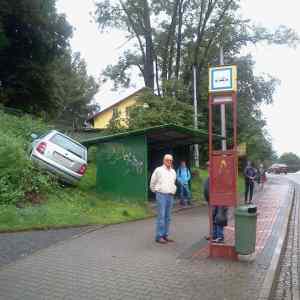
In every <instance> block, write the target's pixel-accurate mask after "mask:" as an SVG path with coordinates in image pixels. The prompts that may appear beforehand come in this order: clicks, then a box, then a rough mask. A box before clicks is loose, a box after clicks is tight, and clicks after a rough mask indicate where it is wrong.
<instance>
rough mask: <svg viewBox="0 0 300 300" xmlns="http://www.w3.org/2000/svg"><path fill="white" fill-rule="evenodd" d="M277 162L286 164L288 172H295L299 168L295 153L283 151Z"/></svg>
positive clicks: (298, 158) (298, 160) (299, 164)
mask: <svg viewBox="0 0 300 300" xmlns="http://www.w3.org/2000/svg"><path fill="white" fill-rule="evenodd" d="M278 162H279V163H282V164H286V165H287V166H288V169H289V171H290V172H296V171H299V170H300V157H299V156H298V155H297V154H295V153H292V152H288V153H283V154H282V155H281V156H280V157H279V159H278Z"/></svg>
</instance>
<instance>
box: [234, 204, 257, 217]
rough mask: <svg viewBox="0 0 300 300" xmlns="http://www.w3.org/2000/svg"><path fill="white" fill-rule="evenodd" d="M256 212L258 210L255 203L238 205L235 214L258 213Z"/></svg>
mask: <svg viewBox="0 0 300 300" xmlns="http://www.w3.org/2000/svg"><path fill="white" fill-rule="evenodd" d="M256 212H257V206H256V205H253V204H250V205H241V206H238V207H237V208H236V209H235V214H236V215H239V216H240V215H244V216H245V215H246V216H248V215H256Z"/></svg>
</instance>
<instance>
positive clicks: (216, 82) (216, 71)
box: [209, 66, 237, 93]
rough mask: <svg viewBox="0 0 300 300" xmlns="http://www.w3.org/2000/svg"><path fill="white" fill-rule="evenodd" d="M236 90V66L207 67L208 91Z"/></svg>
mask: <svg viewBox="0 0 300 300" xmlns="http://www.w3.org/2000/svg"><path fill="white" fill-rule="evenodd" d="M236 90H237V69H236V66H224V67H215V68H210V69H209V92H211V93H214V92H227V91H236Z"/></svg>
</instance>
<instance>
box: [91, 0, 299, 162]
mask: <svg viewBox="0 0 300 300" xmlns="http://www.w3.org/2000/svg"><path fill="white" fill-rule="evenodd" d="M143 3H144V0H127V1H125V0H124V1H117V2H112V0H106V1H101V2H100V1H98V3H97V11H96V19H97V21H98V24H99V27H100V29H101V30H105V29H110V28H118V29H122V30H125V31H126V32H127V33H128V41H132V40H133V39H135V40H136V41H137V43H135V44H132V43H131V44H130V47H128V48H127V49H126V51H125V52H124V55H123V56H121V57H120V59H119V62H118V63H117V64H116V65H114V66H108V67H107V69H106V70H105V72H104V75H105V76H106V77H107V78H109V79H111V80H113V81H114V83H115V87H118V86H119V85H125V86H128V85H130V79H131V75H130V70H131V68H132V67H133V66H138V69H139V70H140V72H141V75H142V76H143V77H144V81H145V85H146V86H148V87H149V88H150V89H151V90H152V91H153V92H154V90H153V80H152V82H151V84H148V83H147V80H146V79H147V78H148V76H149V75H150V73H149V74H148V71H147V68H145V62H146V58H147V59H148V60H147V62H149V61H151V64H152V65H154V66H155V77H156V78H155V79H156V80H155V81H156V88H157V94H158V95H159V96H161V103H163V102H164V101H166V99H170V98H174V101H178V103H179V102H180V101H182V102H185V103H187V104H191V103H192V97H191V95H192V84H191V83H192V82H193V78H192V72H191V70H192V67H193V66H195V67H196V70H197V87H198V90H199V93H198V103H199V105H198V109H199V115H200V116H201V117H202V119H201V121H202V124H203V127H202V128H204V129H207V127H208V124H207V119H208V118H207V115H208V113H207V98H208V91H207V86H208V76H207V75H208V64H211V65H217V64H219V48H220V45H222V46H223V49H224V54H225V57H226V63H227V64H231V63H235V64H238V72H239V91H238V97H239V119H238V127H239V141H240V142H248V143H249V147H248V149H253V150H254V149H255V151H256V156H257V157H258V158H259V159H262V158H263V156H264V155H268V156H270V157H271V156H273V155H274V153H273V150H272V145H271V141H270V139H269V137H268V135H267V133H266V132H265V130H264V126H265V121H264V120H263V118H262V114H261V108H260V107H261V104H263V103H267V104H268V103H271V102H272V101H273V93H274V90H275V88H276V86H277V84H278V80H276V79H275V78H273V77H272V76H267V75H266V76H255V75H254V74H253V66H254V62H253V60H252V58H251V56H241V51H242V49H243V48H244V47H245V46H247V45H249V44H257V43H260V42H265V43H269V44H280V45H281V44H285V45H289V46H295V45H297V44H298V42H299V37H298V35H297V34H296V32H295V31H294V30H292V29H290V28H287V27H285V26H279V27H278V28H277V29H275V30H274V31H270V30H267V29H266V28H263V27H260V26H255V25H253V24H252V23H251V21H250V20H245V19H242V18H241V17H240V15H239V13H238V9H239V1H238V0H153V1H149V2H148V3H147V9H144V6H143ZM145 14H146V15H147V19H148V20H151V21H152V24H151V30H148V31H147V34H146V31H145V24H144V23H143V22H141V20H144V19H143V18H142V17H141V16H145ZM131 16H133V17H131ZM150 33H151V34H152V38H151V45H152V48H151V52H147V51H146V50H147V43H146V35H149V34H150ZM148 38H149V39H150V37H149V36H148ZM150 53H151V55H150ZM148 54H149V56H147V55H148ZM151 72H152V71H151ZM151 76H152V73H151ZM151 78H153V76H152V77H151ZM162 105H163V104H162ZM174 109H175V110H176V108H174ZM153 117H154V118H155V115H154V116H153ZM186 117H187V118H188V119H192V112H191V114H190V115H189V116H186ZM149 122H150V123H151V120H150V119H149ZM254 137H255V139H254ZM255 143H257V144H256V148H255V147H254V146H251V145H254V144H255ZM266 153H268V154H266ZM253 155H254V154H253ZM265 159H267V157H265Z"/></svg>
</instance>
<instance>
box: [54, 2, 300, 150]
mask: <svg viewBox="0 0 300 300" xmlns="http://www.w3.org/2000/svg"><path fill="white" fill-rule="evenodd" d="M93 3H94V0H77V1H74V0H57V8H58V11H59V12H63V13H65V14H66V15H67V19H68V21H69V22H70V23H71V24H72V25H73V26H74V27H75V31H74V36H73V39H72V41H71V45H72V48H73V50H74V51H80V52H81V54H82V56H83V57H84V58H85V60H86V62H87V64H88V71H89V72H90V73H91V74H92V75H94V76H95V77H99V75H100V73H101V71H102V70H103V69H104V68H105V66H106V65H107V64H111V63H114V62H116V60H117V58H118V55H119V54H120V53H121V47H122V45H123V43H124V41H125V39H124V37H123V36H122V35H121V34H120V33H119V32H110V33H109V34H106V35H105V34H102V35H101V34H100V33H99V31H98V29H97V26H96V24H95V23H94V22H93V21H92V18H91V16H90V12H93V11H94V10H95V7H94V4H93ZM241 4H242V14H243V16H245V17H248V18H250V19H251V20H253V21H254V22H255V23H256V24H260V25H263V26H265V27H268V28H275V27H276V26H278V25H280V24H284V25H287V26H289V27H292V28H293V29H295V30H296V31H297V32H298V33H299V34H300V18H299V11H300V1H298V0H285V1H284V2H282V1H274V0H242V1H241ZM249 52H251V54H252V55H253V56H254V58H255V60H256V67H255V72H256V73H257V74H260V73H269V74H271V75H273V76H275V77H276V78H278V79H280V80H281V85H280V86H279V87H278V89H277V91H276V93H275V95H274V104H273V105H272V106H267V107H264V108H263V111H264V115H265V118H266V120H267V123H268V126H267V129H268V131H269V133H270V134H271V136H272V140H273V145H274V148H275V150H276V151H277V152H278V154H282V153H283V152H294V153H296V154H298V155H300V133H299V132H298V128H299V125H298V123H300V103H299V102H300V99H298V98H300V97H299V96H298V89H299V87H298V86H299V77H300V76H299V75H298V72H299V71H300V47H299V49H296V50H295V49H289V48H287V47H283V46H265V45H259V46H257V47H251V48H249ZM139 87H141V84H140V83H139V84H137V86H136V87H135V88H139ZM109 89H110V87H109V86H105V87H102V88H101V90H100V93H99V94H98V95H97V100H98V101H99V102H100V104H102V107H104V106H106V105H107V104H108V103H109V102H110V101H111V99H116V98H120V97H121V96H123V95H125V94H127V93H128V92H130V91H124V90H121V91H119V92H118V93H117V94H116V93H110V92H109ZM131 90H132V89H131Z"/></svg>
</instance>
